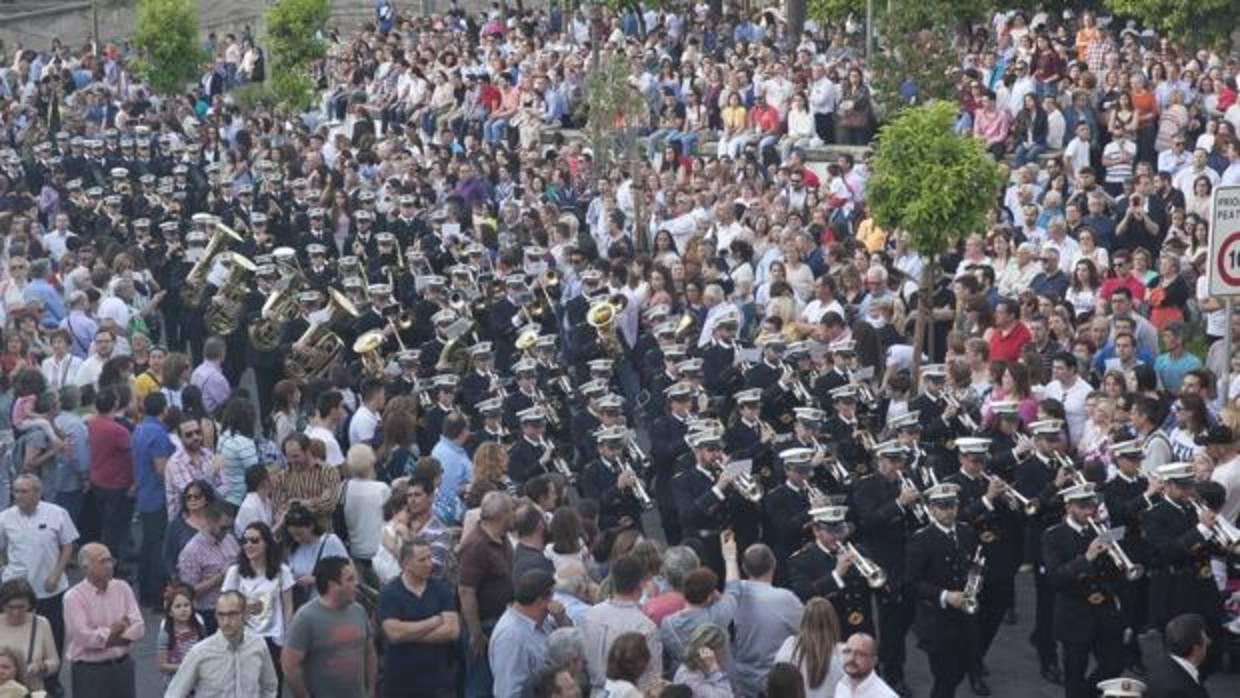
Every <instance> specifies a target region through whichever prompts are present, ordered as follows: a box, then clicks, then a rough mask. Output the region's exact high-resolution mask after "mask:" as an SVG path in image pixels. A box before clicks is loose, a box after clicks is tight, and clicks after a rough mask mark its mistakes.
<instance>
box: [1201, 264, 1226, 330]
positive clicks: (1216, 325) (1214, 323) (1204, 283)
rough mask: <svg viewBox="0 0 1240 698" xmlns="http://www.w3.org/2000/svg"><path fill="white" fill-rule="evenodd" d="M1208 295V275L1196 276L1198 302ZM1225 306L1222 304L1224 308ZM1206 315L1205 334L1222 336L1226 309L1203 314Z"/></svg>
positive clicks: (1208, 296) (1224, 327) (1224, 328)
mask: <svg viewBox="0 0 1240 698" xmlns="http://www.w3.org/2000/svg"><path fill="white" fill-rule="evenodd" d="M1211 297H1212V296H1211V295H1210V277H1209V276H1206V275H1204V274H1203V275H1202V276H1199V277H1197V302H1198V303H1200V302H1201V301H1204V300H1205V299H1207V298H1211ZM1225 307H1226V306H1224V308H1225ZM1205 316H1206V334H1208V335H1210V336H1211V337H1222V336H1223V333H1225V332H1226V331H1227V311H1226V310H1225V309H1219V310H1215V311H1212V312H1209V313H1206V314H1205Z"/></svg>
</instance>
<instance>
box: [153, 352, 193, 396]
mask: <svg viewBox="0 0 1240 698" xmlns="http://www.w3.org/2000/svg"><path fill="white" fill-rule="evenodd" d="M190 370H191V365H190V362H189V357H188V356H186V355H185V354H182V353H181V352H178V351H174V352H172V353H170V354H168V356H166V357H164V367H163V375H162V376H161V378H162V380H161V381H160V389H159V390H160V392H162V393H163V394H164V397H166V398H168V406H169V407H176V408H178V409H184V404H183V403H182V401H181V392H182V390H183V389H184V388H185V386H187V385H189V377H190Z"/></svg>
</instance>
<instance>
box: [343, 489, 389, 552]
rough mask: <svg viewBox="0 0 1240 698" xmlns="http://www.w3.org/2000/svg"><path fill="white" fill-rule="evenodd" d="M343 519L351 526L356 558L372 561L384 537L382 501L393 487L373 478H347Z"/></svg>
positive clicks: (351, 543) (350, 536)
mask: <svg viewBox="0 0 1240 698" xmlns="http://www.w3.org/2000/svg"><path fill="white" fill-rule="evenodd" d="M343 486H344V487H345V488H347V489H345V493H344V520H345V524H346V525H347V526H348V527H349V547H350V548H351V549H352V553H353V557H357V558H362V559H364V560H369V559H370V558H372V557H374V556H375V553H377V552H379V544H380V543H381V542H382V540H383V503H384V502H386V501H387V498H388V496H389V495H391V494H392V488H391V487H389V486H388V485H387V483H384V482H376V481H374V480H348V481H346V482H345V484H344V485H343Z"/></svg>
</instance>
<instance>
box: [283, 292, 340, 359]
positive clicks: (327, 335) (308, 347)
mask: <svg viewBox="0 0 1240 698" xmlns="http://www.w3.org/2000/svg"><path fill="white" fill-rule="evenodd" d="M327 294H328V296H329V297H330V302H329V303H328V312H329V313H330V315H331V316H330V317H329V318H328V319H327V321H326V322H319V323H315V324H313V325H311V326H310V327H309V329H307V330H306V331H305V332H304V333H302V335H301V337H300V338H298V340H297V341H296V342H295V343H294V344H293V348H292V349H291V350H290V352H289V357H288V358H287V359H285V360H284V371H285V373H287V374H288V376H289V377H290V378H295V379H297V380H305V379H307V378H316V377H319V376H321V375H322V374H323V372H324V371H326V370H327V369H328V367H330V366H331V365H332V364H333V363H335V361H336V359H337V358H339V357H340V354H341V353H342V352H343V351H344V340H342V339H340V337H339V336H338V335H337V334H336V333H335V332H332V330H331V326H332V325H333V324H335V323H337V322H340V321H341V320H344V319H346V318H356V317H357V316H358V312H357V308H356V307H355V306H354V305H353V302H352V301H350V300H349V299H348V298H346V297H345V296H344V294H343V293H341V292H339V291H337V290H336V289H334V288H329V289H327Z"/></svg>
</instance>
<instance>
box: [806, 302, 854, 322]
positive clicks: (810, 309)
mask: <svg viewBox="0 0 1240 698" xmlns="http://www.w3.org/2000/svg"><path fill="white" fill-rule="evenodd" d="M827 313H835V314H836V315H839V316H840V317H841V318H844V317H847V315H846V314H845V313H844V306H842V305H840V302H839V301H838V300H836V299H834V298H832V299H831V302H830V303H823V302H822V301H820V300H818V299H817V298H815V299H814V300H812V301H810V302H809V305H806V306H805V309H804V310H802V311H801V321H802V322H808V323H812V324H817V323H819V322H822V317H823V316H824V315H826V314H827Z"/></svg>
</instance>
